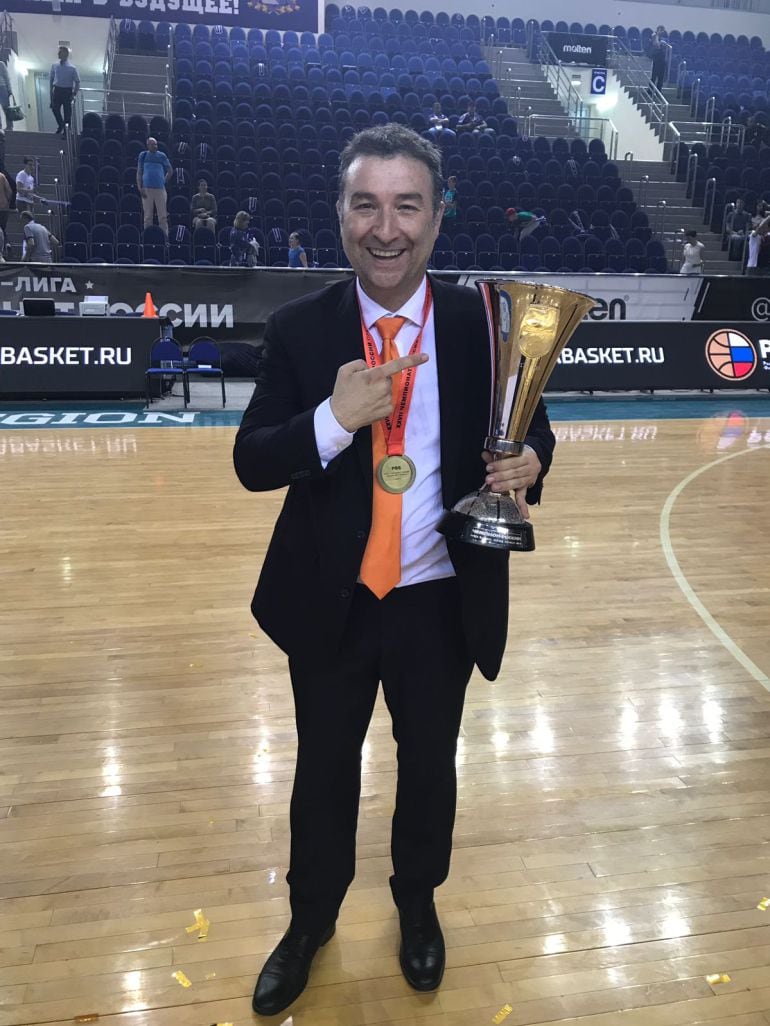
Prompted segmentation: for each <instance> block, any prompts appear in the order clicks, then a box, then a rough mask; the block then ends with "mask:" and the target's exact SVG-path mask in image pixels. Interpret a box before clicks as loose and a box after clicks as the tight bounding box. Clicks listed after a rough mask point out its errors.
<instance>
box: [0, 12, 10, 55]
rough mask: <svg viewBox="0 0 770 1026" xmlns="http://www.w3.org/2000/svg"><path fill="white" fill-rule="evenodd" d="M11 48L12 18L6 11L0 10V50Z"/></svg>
mask: <svg viewBox="0 0 770 1026" xmlns="http://www.w3.org/2000/svg"><path fill="white" fill-rule="evenodd" d="M12 49H13V18H12V17H11V16H10V14H9V13H8V12H7V11H0V52H4V51H5V50H12Z"/></svg>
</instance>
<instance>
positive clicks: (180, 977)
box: [171, 969, 192, 987]
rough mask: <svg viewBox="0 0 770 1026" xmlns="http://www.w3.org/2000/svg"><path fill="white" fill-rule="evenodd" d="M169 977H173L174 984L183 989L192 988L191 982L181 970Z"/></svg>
mask: <svg viewBox="0 0 770 1026" xmlns="http://www.w3.org/2000/svg"><path fill="white" fill-rule="evenodd" d="M171 975H172V976H173V977H174V979H175V980H176V982H177V983H180V984H181V985H182V986H183V987H192V981H191V980H188V979H187V977H186V976H185V974H184V973H183V972H182V970H181V969H179V970H178V971H177V972H175V973H172V974H171Z"/></svg>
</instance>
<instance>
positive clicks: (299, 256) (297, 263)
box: [289, 232, 307, 267]
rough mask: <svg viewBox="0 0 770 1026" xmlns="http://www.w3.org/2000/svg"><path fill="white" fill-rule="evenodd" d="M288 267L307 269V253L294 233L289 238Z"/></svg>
mask: <svg viewBox="0 0 770 1026" xmlns="http://www.w3.org/2000/svg"><path fill="white" fill-rule="evenodd" d="M289 267H307V253H306V252H305V250H304V249H303V248H302V243H301V242H300V238H299V235H298V234H297V233H296V232H292V233H291V235H290V236H289Z"/></svg>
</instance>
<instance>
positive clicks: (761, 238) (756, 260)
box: [746, 217, 770, 277]
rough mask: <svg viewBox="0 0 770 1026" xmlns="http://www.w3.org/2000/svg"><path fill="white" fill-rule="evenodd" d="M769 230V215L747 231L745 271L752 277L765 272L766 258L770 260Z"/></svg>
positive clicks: (766, 267) (766, 266)
mask: <svg viewBox="0 0 770 1026" xmlns="http://www.w3.org/2000/svg"><path fill="white" fill-rule="evenodd" d="M769 231H770V217H765V218H764V219H763V220H761V221H760V222H759V223H758V224H757V225H756V226H755V227H754V228H753V229H752V230H751V232H750V233H749V247H748V249H749V254H748V260H747V262H746V273H747V274H748V275H750V276H752V277H753V276H755V275H763V276H764V275H765V274H767V271H768V260H770V245H769V244H768V232H769Z"/></svg>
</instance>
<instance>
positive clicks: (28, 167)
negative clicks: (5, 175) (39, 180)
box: [16, 157, 35, 213]
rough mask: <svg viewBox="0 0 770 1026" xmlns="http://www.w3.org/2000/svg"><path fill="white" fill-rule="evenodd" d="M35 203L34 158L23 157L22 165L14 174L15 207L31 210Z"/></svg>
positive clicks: (20, 210) (20, 209) (21, 209)
mask: <svg viewBox="0 0 770 1026" xmlns="http://www.w3.org/2000/svg"><path fill="white" fill-rule="evenodd" d="M34 205H35V160H34V158H33V157H25V158H24V167H23V168H22V169H21V171H19V173H18V174H17V175H16V209H17V210H18V211H19V213H21V212H22V211H23V210H32V208H33V207H34Z"/></svg>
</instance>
